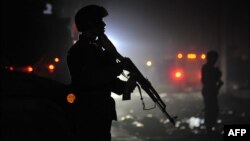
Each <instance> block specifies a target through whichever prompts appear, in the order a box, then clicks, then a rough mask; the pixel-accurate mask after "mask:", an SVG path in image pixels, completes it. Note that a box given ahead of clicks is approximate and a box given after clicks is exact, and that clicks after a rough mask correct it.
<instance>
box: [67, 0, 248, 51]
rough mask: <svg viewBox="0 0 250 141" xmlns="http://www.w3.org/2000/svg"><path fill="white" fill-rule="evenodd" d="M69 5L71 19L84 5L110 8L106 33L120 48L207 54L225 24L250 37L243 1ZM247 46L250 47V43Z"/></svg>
mask: <svg viewBox="0 0 250 141" xmlns="http://www.w3.org/2000/svg"><path fill="white" fill-rule="evenodd" d="M66 3H67V4H65V9H67V10H65V11H68V12H65V14H66V15H68V16H70V15H73V13H74V10H77V9H78V8H80V7H81V5H87V4H100V5H102V6H104V7H105V8H107V9H108V11H109V16H108V17H106V18H105V21H106V22H107V30H106V31H107V33H108V34H109V35H110V36H112V37H111V38H114V39H113V40H115V42H117V44H119V46H121V48H126V47H127V48H129V47H133V48H145V49H146V50H147V49H152V48H153V51H157V50H160V52H161V51H162V49H164V50H165V51H168V52H171V51H176V49H177V50H179V49H180V50H183V49H187V50H197V49H198V50H202V51H206V50H207V49H209V48H218V46H219V44H220V43H219V42H220V41H219V40H220V38H221V37H220V36H221V30H224V29H222V26H224V25H226V26H228V25H229V26H233V29H232V27H230V29H225V30H238V31H236V32H238V33H237V34H240V35H242V36H244V37H246V36H247V37H248V38H249V26H248V25H247V22H248V19H249V10H248V9H249V4H248V5H247V4H246V2H244V1H237V2H236V1H235V2H229V1H220V0H203V1H200V0H189V1H186V0H136V1H134V0H81V1H80V0H76V1H75V3H72V2H71V3H70V2H69V1H68V2H66ZM69 3H70V4H69ZM66 5H67V6H68V7H66ZM234 20H237V21H234ZM226 22H230V23H228V24H225V23H226ZM248 23H249V22H248ZM227 28H228V27H227ZM246 29H248V32H247V30H246ZM242 30H245V31H242ZM244 42H245V41H244ZM243 44H245V43H243ZM125 46H126V47H125ZM245 46H248V47H249V43H248V45H245ZM158 48H159V49H158ZM150 52H152V50H150Z"/></svg>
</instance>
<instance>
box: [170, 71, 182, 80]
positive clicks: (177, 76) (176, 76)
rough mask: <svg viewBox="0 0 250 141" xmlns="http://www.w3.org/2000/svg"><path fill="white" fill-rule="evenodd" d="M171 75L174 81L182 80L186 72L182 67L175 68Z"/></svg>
mask: <svg viewBox="0 0 250 141" xmlns="http://www.w3.org/2000/svg"><path fill="white" fill-rule="evenodd" d="M171 77H172V79H173V80H174V81H180V80H182V79H183V78H184V72H183V70H182V69H179V68H178V69H174V70H173V71H172V74H171Z"/></svg>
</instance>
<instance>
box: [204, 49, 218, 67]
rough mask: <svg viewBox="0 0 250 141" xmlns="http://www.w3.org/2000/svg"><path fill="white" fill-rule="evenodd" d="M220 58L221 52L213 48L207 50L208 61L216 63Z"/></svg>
mask: <svg viewBox="0 0 250 141" xmlns="http://www.w3.org/2000/svg"><path fill="white" fill-rule="evenodd" d="M218 58H219V54H218V53H217V52H216V51H214V50H211V51H208V52H207V62H208V63H211V64H215V63H216V61H217V60H218Z"/></svg>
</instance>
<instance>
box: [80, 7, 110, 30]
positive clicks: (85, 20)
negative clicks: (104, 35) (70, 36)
mask: <svg viewBox="0 0 250 141" xmlns="http://www.w3.org/2000/svg"><path fill="white" fill-rule="evenodd" d="M107 15H108V12H107V10H106V9H105V8H104V7H101V6H98V5H88V6H85V7H83V8H81V9H80V10H78V11H77V13H76V15H75V24H76V27H77V30H78V31H79V32H84V31H86V30H88V29H91V28H93V27H96V26H98V25H99V24H101V23H100V21H101V20H102V18H104V17H106V16H107Z"/></svg>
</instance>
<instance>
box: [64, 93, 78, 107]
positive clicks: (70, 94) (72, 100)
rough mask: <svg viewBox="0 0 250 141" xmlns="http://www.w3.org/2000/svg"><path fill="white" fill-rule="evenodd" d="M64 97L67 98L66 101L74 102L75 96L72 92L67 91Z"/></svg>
mask: <svg viewBox="0 0 250 141" xmlns="http://www.w3.org/2000/svg"><path fill="white" fill-rule="evenodd" d="M66 99H67V102H68V103H70V104H72V103H74V102H75V100H76V96H75V94H73V93H69V94H68V95H67V97H66Z"/></svg>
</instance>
